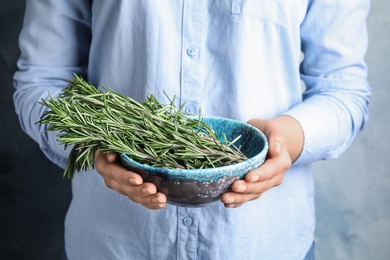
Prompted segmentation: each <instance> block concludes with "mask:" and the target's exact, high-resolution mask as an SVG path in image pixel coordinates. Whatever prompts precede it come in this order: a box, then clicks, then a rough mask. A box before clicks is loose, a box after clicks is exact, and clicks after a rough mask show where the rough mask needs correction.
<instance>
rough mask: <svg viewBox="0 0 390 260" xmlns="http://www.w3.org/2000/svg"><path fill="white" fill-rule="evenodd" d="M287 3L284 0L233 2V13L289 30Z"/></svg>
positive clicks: (233, 0) (234, 0)
mask: <svg viewBox="0 0 390 260" xmlns="http://www.w3.org/2000/svg"><path fill="white" fill-rule="evenodd" d="M287 2H290V1H287ZM287 2H285V1H283V0H232V6H231V13H232V14H235V15H242V16H248V17H253V18H257V19H262V20H265V21H268V22H272V23H274V24H277V25H280V26H282V27H286V28H287V27H289V12H288V6H286V4H287Z"/></svg>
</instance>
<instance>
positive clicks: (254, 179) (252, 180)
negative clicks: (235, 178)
mask: <svg viewBox="0 0 390 260" xmlns="http://www.w3.org/2000/svg"><path fill="white" fill-rule="evenodd" d="M258 180H259V176H258V175H257V174H254V175H253V176H252V179H251V180H250V182H256V181H258Z"/></svg>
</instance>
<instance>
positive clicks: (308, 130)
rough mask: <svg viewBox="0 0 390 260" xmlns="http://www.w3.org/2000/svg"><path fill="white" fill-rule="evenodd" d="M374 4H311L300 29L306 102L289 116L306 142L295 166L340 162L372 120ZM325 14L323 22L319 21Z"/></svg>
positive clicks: (328, 1) (362, 0)
mask: <svg viewBox="0 0 390 260" xmlns="http://www.w3.org/2000/svg"><path fill="white" fill-rule="evenodd" d="M368 11H369V1H366V0H357V1H335V0H325V1H311V3H310V6H309V10H308V14H307V17H306V19H305V20H304V22H303V23H302V25H301V31H302V42H301V43H302V52H303V53H304V59H303V62H302V64H301V68H300V70H301V71H300V72H301V79H302V81H303V82H304V84H305V87H306V89H305V91H304V94H303V102H302V103H299V104H298V105H296V106H294V107H292V108H291V109H290V110H289V111H287V112H286V113H285V114H286V115H290V116H292V117H294V118H295V119H296V120H297V121H298V122H299V123H300V124H301V126H302V129H303V131H304V136H305V142H304V148H303V151H302V154H301V155H300V157H299V158H298V160H297V161H296V162H295V164H301V163H310V162H313V161H316V160H323V159H329V158H336V157H338V156H339V155H340V154H342V153H343V152H344V151H345V150H346V149H347V148H348V147H349V146H350V145H351V143H352V141H353V139H354V138H355V136H356V134H357V133H358V132H359V131H360V130H361V129H362V128H363V126H364V124H365V122H366V120H367V117H368V103H369V96H370V94H371V87H370V85H369V84H368V82H367V80H366V77H367V66H366V64H365V61H364V55H365V52H366V49H367V43H368V39H367V32H366V17H367V14H368ZM318 14H321V15H322V16H323V19H317V18H316V17H315V16H318Z"/></svg>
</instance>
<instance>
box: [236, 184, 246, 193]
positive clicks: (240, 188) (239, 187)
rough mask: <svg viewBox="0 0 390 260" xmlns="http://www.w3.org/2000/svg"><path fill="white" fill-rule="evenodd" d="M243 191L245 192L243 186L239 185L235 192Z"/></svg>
mask: <svg viewBox="0 0 390 260" xmlns="http://www.w3.org/2000/svg"><path fill="white" fill-rule="evenodd" d="M243 191H246V187H245V185H240V186H238V188H237V192H243Z"/></svg>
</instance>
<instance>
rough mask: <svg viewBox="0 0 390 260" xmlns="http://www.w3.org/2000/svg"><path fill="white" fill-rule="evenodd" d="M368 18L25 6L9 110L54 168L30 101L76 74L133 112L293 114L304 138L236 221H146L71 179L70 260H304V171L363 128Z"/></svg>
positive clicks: (97, 179) (325, 0) (335, 13)
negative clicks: (276, 178)
mask: <svg viewBox="0 0 390 260" xmlns="http://www.w3.org/2000/svg"><path fill="white" fill-rule="evenodd" d="M91 2H92V4H91ZM368 10H369V1H368V0H354V1H345V0H322V1H320V0H311V1H310V0H297V1H291V0H185V1H183V0H182V1H179V0H177V1H174V0H126V1H125V0H122V1H120V0H116V1H114V0H111V1H107V0H94V1H86V0H67V1H57V0H40V1H36V0H28V1H27V5H26V17H25V22H24V27H23V30H22V32H21V36H20V47H21V56H20V59H19V61H18V68H19V69H18V71H17V72H16V74H15V88H16V92H15V96H14V98H15V107H16V112H17V114H18V115H19V118H20V123H21V126H22V128H23V129H24V130H25V131H26V132H27V133H28V134H29V135H30V136H31V137H32V138H33V139H34V140H36V141H37V142H38V143H39V145H40V147H41V149H42V151H43V152H44V153H45V155H46V156H47V157H48V158H49V159H50V160H51V161H53V162H54V163H56V164H58V165H59V166H61V167H64V165H65V162H66V160H67V156H68V152H69V151H66V150H64V149H63V147H62V146H61V145H60V144H58V143H57V141H56V136H55V134H53V133H44V129H45V126H44V125H39V124H38V125H37V124H35V122H37V121H38V120H39V118H40V116H41V115H42V112H43V107H42V106H41V105H39V104H38V101H40V100H41V98H47V97H48V93H49V92H51V93H52V94H53V95H57V94H58V93H59V92H60V91H61V89H62V88H63V87H65V86H66V84H67V81H68V80H70V79H72V78H73V73H77V74H81V75H84V76H86V75H88V80H90V81H91V82H92V83H93V84H95V85H99V84H103V85H106V86H109V87H112V88H114V89H116V90H118V91H120V92H122V93H124V94H126V95H129V96H131V97H133V98H135V99H137V100H139V101H143V100H144V99H145V98H146V95H147V93H148V92H152V93H153V94H154V95H155V96H156V97H157V98H158V99H159V100H160V101H161V102H163V103H164V101H166V102H168V101H167V100H166V98H165V96H164V94H163V91H165V92H166V93H167V94H168V95H169V96H171V97H172V96H173V95H176V96H177V100H178V104H177V105H180V104H182V103H185V104H186V106H185V111H186V112H190V113H195V114H197V113H198V112H199V111H200V109H201V111H202V114H203V115H207V116H208V115H214V116H222V117H229V118H234V119H238V120H242V121H247V120H249V119H252V118H266V119H271V118H274V117H276V116H278V115H281V114H286V115H290V116H292V117H294V118H295V119H297V120H298V121H299V123H300V124H301V126H302V128H303V130H304V135H305V143H304V149H303V152H302V154H301V156H300V157H299V159H298V160H297V161H296V162H295V163H294V165H293V167H292V168H291V169H290V170H288V171H287V173H286V174H285V178H284V182H283V184H282V185H280V186H278V187H275V188H273V189H271V190H270V191H268V192H266V193H264V194H263V195H262V197H261V198H260V199H258V200H255V201H252V202H248V203H245V204H244V205H243V206H241V207H239V208H237V209H226V208H224V207H223V204H222V203H221V204H219V205H215V206H210V207H203V208H185V207H176V206H172V205H167V207H166V208H165V209H162V210H158V211H150V210H147V209H145V208H143V207H142V206H140V205H137V204H135V203H133V202H131V201H129V200H128V199H127V198H126V197H124V196H122V195H120V194H119V193H117V192H115V191H113V190H110V189H108V188H106V186H105V185H104V182H103V179H102V177H101V176H100V175H99V174H97V173H96V172H94V171H92V170H91V171H88V172H82V173H78V174H76V177H75V178H74V180H73V181H72V189H73V199H72V203H71V205H70V208H69V211H68V214H67V217H66V223H65V241H66V251H67V254H68V257H69V259H71V260H73V259H81V260H85V259H141V260H142V259H213V260H215V259H224V260H226V259H278V260H280V259H302V258H303V257H304V256H305V254H306V252H307V250H308V249H309V247H310V245H311V244H312V242H313V236H314V235H313V234H314V228H315V210H314V197H313V193H314V191H313V178H312V173H311V171H310V163H311V162H314V161H316V160H322V159H328V158H335V157H337V156H339V155H340V154H341V153H342V152H343V151H345V149H346V148H347V147H348V146H349V145H350V144H351V142H352V140H353V138H354V137H355V135H356V134H357V133H358V132H359V130H360V129H361V128H362V126H363V124H364V122H365V120H366V118H367V114H368V113H367V104H368V97H369V95H370V87H369V84H368V83H367V81H366V77H367V68H366V65H365V62H364V55H365V51H366V48H367V33H366V16H367V13H368ZM302 82H303V83H304V84H302Z"/></svg>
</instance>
